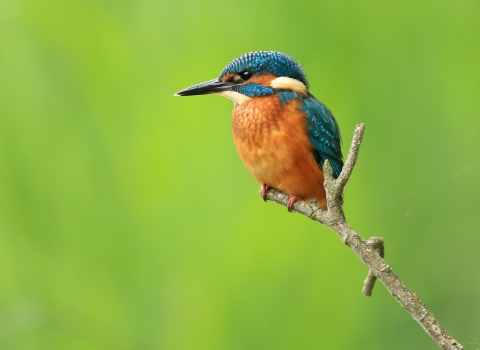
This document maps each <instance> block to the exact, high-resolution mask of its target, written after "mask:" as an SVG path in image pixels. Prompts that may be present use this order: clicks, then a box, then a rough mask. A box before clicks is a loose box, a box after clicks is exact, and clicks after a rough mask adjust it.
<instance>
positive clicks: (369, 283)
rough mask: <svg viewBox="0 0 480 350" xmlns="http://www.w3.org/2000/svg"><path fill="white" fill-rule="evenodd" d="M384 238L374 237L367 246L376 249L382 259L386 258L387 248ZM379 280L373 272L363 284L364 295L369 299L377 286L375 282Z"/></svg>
mask: <svg viewBox="0 0 480 350" xmlns="http://www.w3.org/2000/svg"><path fill="white" fill-rule="evenodd" d="M383 243H384V242H383V238H382V237H372V238H370V239H369V240H368V241H367V244H369V245H370V246H372V248H373V249H375V250H376V251H377V252H378V254H380V257H381V258H384V257H385V246H384V245H383ZM376 280H377V276H375V274H374V273H373V271H372V270H370V271H368V275H367V278H366V279H365V282H363V289H362V293H363V294H364V295H366V296H367V297H370V296H372V290H373V287H374V286H375V281H376Z"/></svg>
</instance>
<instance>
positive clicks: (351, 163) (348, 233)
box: [266, 124, 463, 350]
mask: <svg viewBox="0 0 480 350" xmlns="http://www.w3.org/2000/svg"><path fill="white" fill-rule="evenodd" d="M364 128H365V126H364V124H358V125H357V126H356V128H355V131H354V133H353V139H352V143H351V145H350V150H349V152H348V155H347V159H346V161H345V164H344V166H343V169H342V172H341V173H340V175H339V176H338V178H337V179H335V178H334V177H333V171H332V167H331V166H330V164H329V162H328V160H326V161H325V163H324V165H323V174H324V177H325V182H324V187H325V191H326V194H327V208H328V210H327V211H324V210H322V209H320V208H319V207H318V206H317V205H316V204H315V203H314V201H311V202H310V203H306V202H303V201H297V202H296V203H295V205H294V209H295V211H296V212H298V213H300V214H303V215H305V216H307V217H309V218H310V219H312V220H314V221H317V222H319V223H321V224H323V225H325V226H327V227H328V228H330V229H332V230H333V231H335V232H336V233H337V235H338V236H339V237H340V239H341V240H342V242H343V243H344V244H345V245H346V246H348V247H349V248H350V249H351V250H352V251H353V252H354V253H355V254H356V255H357V256H358V258H359V259H360V260H361V261H362V262H363V263H364V264H365V265H366V266H367V267H368V268H369V269H370V270H369V273H368V276H367V278H366V279H365V282H364V286H363V290H362V292H363V294H365V295H366V296H370V295H371V294H372V290H373V287H374V285H375V281H376V279H377V278H378V279H379V280H380V281H381V282H382V283H383V284H384V285H385V287H386V288H387V289H388V291H389V292H390V293H391V294H392V296H393V297H394V298H395V299H396V300H397V301H398V302H399V303H400V304H401V305H402V307H403V308H404V309H405V310H406V311H407V312H409V313H410V314H411V315H412V317H413V318H414V319H415V320H416V321H417V322H418V323H420V325H421V326H422V327H423V329H424V330H425V331H426V332H427V333H428V334H429V335H430V336H431V337H432V339H433V340H434V341H435V342H436V343H437V345H439V346H440V347H441V348H442V349H448V350H462V349H463V346H462V345H460V343H458V342H457V341H456V340H455V339H454V338H453V337H452V336H451V335H450V334H449V333H448V332H447V331H446V330H445V328H443V326H442V325H441V324H440V322H439V321H438V320H437V319H436V318H435V317H434V316H433V314H432V313H431V312H430V310H428V309H427V307H426V306H425V304H423V302H422V301H421V300H420V298H419V297H418V296H417V295H416V294H415V293H413V292H411V291H410V290H409V289H408V288H407V287H406V286H405V285H404V284H403V282H402V281H401V280H400V278H398V276H397V275H396V274H395V273H394V272H393V270H392V269H391V267H390V266H389V265H388V264H387V263H386V262H385V260H383V257H384V252H385V248H384V241H383V239H382V238H380V237H372V238H370V239H369V240H368V241H365V240H364V239H363V238H362V237H360V235H359V234H358V233H356V232H355V231H354V230H353V229H352V228H351V227H350V226H349V225H348V224H347V222H346V220H345V215H344V212H343V207H342V206H343V191H344V189H345V186H346V185H347V182H348V180H349V179H350V175H351V174H352V171H353V168H354V167H355V163H356V162H357V158H358V152H359V150H360V145H361V143H362V139H363V131H364ZM266 199H267V200H270V201H273V202H277V203H279V204H282V205H284V206H286V205H287V202H288V195H286V194H284V193H282V192H280V191H278V190H276V189H273V188H270V189H268V191H267V193H266Z"/></svg>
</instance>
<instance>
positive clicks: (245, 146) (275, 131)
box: [232, 95, 314, 185]
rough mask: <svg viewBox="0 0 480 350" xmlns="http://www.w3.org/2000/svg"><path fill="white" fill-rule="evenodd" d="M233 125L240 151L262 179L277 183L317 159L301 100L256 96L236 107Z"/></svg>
mask: <svg viewBox="0 0 480 350" xmlns="http://www.w3.org/2000/svg"><path fill="white" fill-rule="evenodd" d="M232 125H233V138H234V142H235V146H236V147H237V151H238V153H239V154H240V157H241V158H242V160H243V161H244V163H245V166H246V167H247V168H248V170H250V172H251V173H252V174H253V176H254V177H255V178H256V179H257V180H258V181H259V182H262V183H267V184H271V185H274V183H277V182H279V181H282V180H281V179H282V178H284V177H285V176H287V175H288V173H289V172H290V171H291V170H293V169H298V168H299V167H301V166H302V164H301V163H304V162H305V160H306V159H308V160H312V161H313V160H314V158H313V156H312V154H311V143H310V141H309V139H308V136H307V125H306V123H305V115H304V113H303V112H302V111H301V108H300V101H299V100H296V99H294V100H291V101H289V102H287V103H282V102H281V101H280V98H279V97H278V96H277V95H272V96H267V97H257V98H252V99H251V100H248V101H246V102H245V103H243V104H241V105H236V106H235V108H234V110H233V115H232Z"/></svg>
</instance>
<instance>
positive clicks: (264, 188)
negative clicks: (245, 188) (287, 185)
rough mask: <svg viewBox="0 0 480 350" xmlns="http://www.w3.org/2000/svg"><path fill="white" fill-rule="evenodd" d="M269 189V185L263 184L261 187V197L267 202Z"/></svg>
mask: <svg viewBox="0 0 480 350" xmlns="http://www.w3.org/2000/svg"><path fill="white" fill-rule="evenodd" d="M269 188H270V186H268V185H267V184H262V186H261V187H260V196H262V198H263V200H264V201H265V202H266V201H267V192H268V190H269Z"/></svg>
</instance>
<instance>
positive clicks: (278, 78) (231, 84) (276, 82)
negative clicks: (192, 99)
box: [175, 51, 308, 104]
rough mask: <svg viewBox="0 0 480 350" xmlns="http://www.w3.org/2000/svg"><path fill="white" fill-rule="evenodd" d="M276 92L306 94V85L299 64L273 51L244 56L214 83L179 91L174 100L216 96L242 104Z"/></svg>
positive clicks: (228, 67)
mask: <svg viewBox="0 0 480 350" xmlns="http://www.w3.org/2000/svg"><path fill="white" fill-rule="evenodd" d="M279 91H294V92H296V93H299V94H302V95H306V94H308V81H307V77H306V75H305V72H304V71H303V69H302V67H301V66H300V64H298V62H297V61H295V60H294V59H293V58H291V57H290V56H288V55H286V54H284V53H281V52H274V51H257V52H250V53H247V54H244V55H242V56H240V57H239V58H237V59H236V60H234V61H232V62H230V63H229V64H228V65H227V66H226V67H225V68H224V69H223V71H222V72H221V73H220V76H219V77H218V78H216V79H213V80H209V81H207V82H204V83H201V84H198V85H194V86H191V87H189V88H186V89H184V90H181V91H179V92H177V93H176V94H175V96H192V95H205V94H219V95H222V96H225V97H228V98H229V99H231V100H232V101H233V102H234V103H235V104H242V103H243V102H245V101H246V100H248V99H250V98H253V97H260V96H269V95H273V94H275V93H277V92H279Z"/></svg>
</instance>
